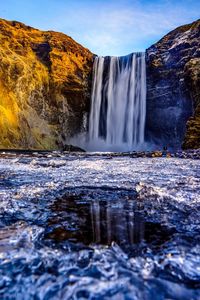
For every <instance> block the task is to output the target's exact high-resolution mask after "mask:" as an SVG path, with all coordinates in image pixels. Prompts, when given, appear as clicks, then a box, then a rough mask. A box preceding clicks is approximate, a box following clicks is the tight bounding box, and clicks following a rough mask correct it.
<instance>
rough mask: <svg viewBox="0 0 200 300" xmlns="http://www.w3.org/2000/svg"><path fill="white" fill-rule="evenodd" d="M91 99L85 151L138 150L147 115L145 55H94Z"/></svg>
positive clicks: (141, 141)
mask: <svg viewBox="0 0 200 300" xmlns="http://www.w3.org/2000/svg"><path fill="white" fill-rule="evenodd" d="M91 101H92V103H91V112H90V119H89V141H88V150H95V151H98V150H103V151H109V150H110V151H128V150H136V149H139V148H140V147H141V146H142V144H143V143H144V130H145V118H146V65H145V54H144V53H133V54H130V55H127V56H123V57H96V58H95V61H94V75H93V88H92V99H91Z"/></svg>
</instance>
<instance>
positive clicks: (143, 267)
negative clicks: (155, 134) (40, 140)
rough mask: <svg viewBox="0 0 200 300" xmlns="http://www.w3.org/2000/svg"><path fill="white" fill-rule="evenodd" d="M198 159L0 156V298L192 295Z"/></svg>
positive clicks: (196, 267) (198, 272)
mask: <svg viewBox="0 0 200 300" xmlns="http://www.w3.org/2000/svg"><path fill="white" fill-rule="evenodd" d="M199 186H200V164H199V161H198V160H192V159H178V158H169V159H168V158H130V157H123V156H121V157H120V156H116V157H114V156H113V157H112V156H110V155H106V154H105V155H104V156H101V155H89V154H82V155H78V154H77V155H64V154H62V153H51V154H46V155H45V154H32V155H28V154H27V155H25V154H23V155H20V154H17V155H16V154H10V155H1V157H0V199H1V202H0V298H1V299H19V300H23V299H25V300H29V299H99V300H100V299H115V300H118V299H119V300H121V299H134V300H135V299H136V300H140V299H141V300H144V299H145V300H146V299H147V300H150V299H156V300H164V299H180V300H183V299H184V300H187V299H188V300H192V299H193V300H198V299H200V210H199V208H200V190H199Z"/></svg>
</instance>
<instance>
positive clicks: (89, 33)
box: [4, 0, 200, 55]
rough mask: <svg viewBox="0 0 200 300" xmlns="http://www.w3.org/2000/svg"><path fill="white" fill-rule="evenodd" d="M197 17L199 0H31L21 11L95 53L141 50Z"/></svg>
mask: <svg viewBox="0 0 200 300" xmlns="http://www.w3.org/2000/svg"><path fill="white" fill-rule="evenodd" d="M13 1H14V0H7V3H8V2H10V3H11V2H13ZM19 2H20V3H21V5H22V4H23V2H24V3H26V6H27V5H28V4H27V2H26V0H20V1H19ZM4 6H6V4H4ZM18 6H19V5H18ZM26 6H25V7H26ZM16 9H19V11H20V7H18V8H16ZM11 10H12V5H10V9H9V11H11ZM199 17H200V1H199V0H174V1H172V0H151V1H149V0H101V1H100V0H82V1H81V0H76V1H72V0H71V1H70V0H48V1H47V0H43V1H42V3H41V1H40V0H35V1H34V2H32V5H31V10H30V11H29V10H28V7H27V11H25V12H24V15H23V18H25V21H26V19H28V23H30V24H31V25H33V26H37V27H41V28H44V29H53V30H59V31H63V32H65V33H66V34H68V35H71V36H72V37H73V38H74V39H75V40H77V41H78V42H80V43H81V44H83V45H84V46H86V47H88V48H89V49H91V51H93V52H94V53H97V54H99V55H123V54H126V53H129V52H133V51H140V50H145V48H147V47H149V46H150V45H151V44H152V43H154V42H156V41H157V40H158V39H160V38H161V37H162V36H163V35H164V34H166V33H167V32H168V31H170V30H172V29H173V28H175V27H177V26H179V25H182V24H185V23H189V22H192V21H194V20H195V19H198V18H199ZM23 18H20V19H21V20H22V21H23Z"/></svg>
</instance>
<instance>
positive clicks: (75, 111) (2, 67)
mask: <svg viewBox="0 0 200 300" xmlns="http://www.w3.org/2000/svg"><path fill="white" fill-rule="evenodd" d="M92 64H93V54H92V53H91V52H90V51H89V50H87V49H85V48H84V47H82V46H81V45H79V44H77V43H76V42H75V41H74V40H72V39H71V38H70V37H68V36H66V35H64V34H62V33H57V32H52V31H47V32H44V31H39V30H36V29H34V28H31V27H28V26H25V25H24V24H22V23H19V22H8V21H5V20H2V19H0V148H24V149H25V148H26V149H27V148H32V149H56V148H61V147H62V146H63V145H65V144H66V143H67V141H68V139H69V138H70V137H71V136H72V135H73V134H75V133H76V132H80V131H81V126H82V124H83V118H84V113H85V112H87V111H88V110H89V102H90V101H89V100H90V88H91V73H92Z"/></svg>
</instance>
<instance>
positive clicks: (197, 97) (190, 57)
mask: <svg viewBox="0 0 200 300" xmlns="http://www.w3.org/2000/svg"><path fill="white" fill-rule="evenodd" d="M146 56H147V123H146V133H147V139H148V140H153V141H155V142H158V143H159V144H160V145H161V146H166V145H167V146H173V147H180V146H181V144H182V142H183V140H184V144H183V147H184V148H199V147H200V84H199V83H200V21H197V22H194V23H192V24H189V25H186V26H182V27H179V28H177V29H175V30H174V31H172V32H170V33H169V34H168V35H166V36H165V37H164V38H163V39H161V40H160V41H159V42H158V43H156V44H155V45H153V46H152V47H150V48H149V49H147V52H146ZM191 116H192V117H191ZM190 117H191V118H190ZM189 118H190V119H189ZM188 119H189V121H188ZM187 121H188V123H187V131H186V136H185V130H186V122H187ZM184 136H185V139H184Z"/></svg>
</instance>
